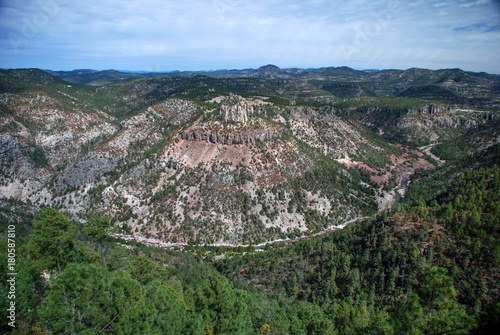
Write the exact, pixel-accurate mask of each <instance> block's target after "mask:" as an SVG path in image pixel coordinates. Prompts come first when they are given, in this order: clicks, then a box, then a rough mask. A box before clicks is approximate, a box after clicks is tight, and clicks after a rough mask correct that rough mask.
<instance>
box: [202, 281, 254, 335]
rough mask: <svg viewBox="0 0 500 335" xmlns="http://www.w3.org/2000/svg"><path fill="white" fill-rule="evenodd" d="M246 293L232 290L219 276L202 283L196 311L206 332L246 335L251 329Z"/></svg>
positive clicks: (227, 282)
mask: <svg viewBox="0 0 500 335" xmlns="http://www.w3.org/2000/svg"><path fill="white" fill-rule="evenodd" d="M247 301H248V296H247V293H246V292H244V291H241V290H236V289H233V287H232V285H231V284H230V283H229V281H228V280H227V279H226V278H225V277H222V276H220V275H212V276H210V277H209V278H208V279H207V280H205V282H204V283H203V288H202V289H201V292H199V294H198V297H197V302H196V310H197V312H199V313H201V314H202V315H203V317H204V320H205V325H206V328H207V331H208V330H210V329H212V330H213V331H214V334H246V333H248V332H249V331H250V330H251V329H252V328H251V322H250V315H249V314H248V313H247V310H248V304H247Z"/></svg>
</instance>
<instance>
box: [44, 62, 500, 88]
mask: <svg viewBox="0 0 500 335" xmlns="http://www.w3.org/2000/svg"><path fill="white" fill-rule="evenodd" d="M46 72H48V73H50V74H52V75H53V76H56V77H59V78H61V79H64V80H67V81H71V82H74V83H78V84H85V85H103V84H106V83H111V82H117V81H123V80H130V79H137V78H155V77H187V78H189V77H195V76H207V77H214V78H223V77H226V78H235V77H241V78H267V79H277V78H282V79H319V80H326V79H330V80H348V81H363V80H366V79H368V80H369V79H370V78H372V77H371V76H372V75H377V74H379V75H380V76H381V77H394V76H402V77H406V76H407V75H408V74H409V75H412V74H414V73H418V74H420V75H424V76H427V77H433V76H435V75H436V74H438V76H439V74H443V75H445V76H446V75H448V76H449V75H451V74H455V75H465V74H467V75H470V76H473V77H489V78H492V79H493V78H497V79H498V78H499V76H498V75H489V74H487V73H484V72H481V73H474V72H466V71H462V70H460V69H445V70H438V71H432V70H425V69H416V68H414V69H408V70H374V69H369V70H354V69H352V68H349V67H346V66H341V67H324V68H319V69H299V68H289V69H281V68H279V67H277V66H275V65H271V64H269V65H265V66H262V67H260V68H258V69H243V70H235V69H234V70H215V71H171V72H147V71H117V70H103V71H97V70H89V69H79V70H73V71H51V70H46ZM429 79H430V78H429Z"/></svg>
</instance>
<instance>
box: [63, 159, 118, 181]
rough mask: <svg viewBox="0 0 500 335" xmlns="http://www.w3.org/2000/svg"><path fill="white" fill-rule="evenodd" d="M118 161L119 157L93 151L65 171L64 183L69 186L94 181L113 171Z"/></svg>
mask: <svg viewBox="0 0 500 335" xmlns="http://www.w3.org/2000/svg"><path fill="white" fill-rule="evenodd" d="M118 163H119V158H117V157H114V156H111V155H110V154H108V153H99V152H97V153H96V152H91V153H89V154H87V155H86V156H84V157H82V159H80V160H79V161H77V162H76V163H74V164H72V165H71V166H69V167H68V168H67V169H66V170H65V171H64V174H63V177H62V183H63V184H64V185H66V186H69V187H78V186H82V185H85V184H88V183H93V182H94V181H96V180H97V179H98V178H99V177H100V176H102V175H103V174H104V173H107V172H111V171H113V169H114V168H116V167H117V166H118Z"/></svg>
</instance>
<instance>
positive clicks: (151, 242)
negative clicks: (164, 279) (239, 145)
mask: <svg viewBox="0 0 500 335" xmlns="http://www.w3.org/2000/svg"><path fill="white" fill-rule="evenodd" d="M369 218H370V217H369V216H364V217H360V218H355V219H352V220H349V221H347V222H344V223H342V224H341V225H338V226H330V227H328V228H326V229H325V230H323V231H321V232H318V233H314V234H311V235H307V236H301V237H297V238H287V239H278V240H273V241H268V242H263V243H259V244H240V245H235V244H224V243H213V244H195V245H190V244H188V243H186V242H163V241H160V240H157V239H154V238H146V237H142V236H135V235H125V234H111V235H110V236H111V237H114V238H117V239H121V240H124V241H135V242H137V243H140V244H144V245H146V246H149V247H156V248H163V249H173V248H179V249H182V248H185V247H187V246H194V247H228V248H238V247H243V248H246V247H255V248H261V247H264V246H266V245H273V244H277V243H294V242H297V241H300V240H305V239H310V238H313V237H316V236H319V235H325V234H328V233H332V232H334V231H336V230H340V229H344V228H345V227H346V226H348V225H350V224H351V223H354V222H358V221H363V220H366V219H369Z"/></svg>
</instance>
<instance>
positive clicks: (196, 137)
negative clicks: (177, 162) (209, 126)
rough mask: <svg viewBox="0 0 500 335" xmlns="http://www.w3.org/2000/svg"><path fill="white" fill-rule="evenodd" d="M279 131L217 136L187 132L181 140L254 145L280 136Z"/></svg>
mask: <svg viewBox="0 0 500 335" xmlns="http://www.w3.org/2000/svg"><path fill="white" fill-rule="evenodd" d="M281 133H282V130H281V129H278V130H276V129H272V130H271V129H259V130H247V131H241V132H237V133H227V134H219V133H213V132H205V131H203V130H201V129H200V130H189V131H186V132H184V133H182V134H181V138H182V139H183V140H187V141H205V142H208V143H219V144H228V145H231V144H239V143H251V144H255V141H256V140H259V141H270V140H274V139H277V138H279V137H280V136H281Z"/></svg>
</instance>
